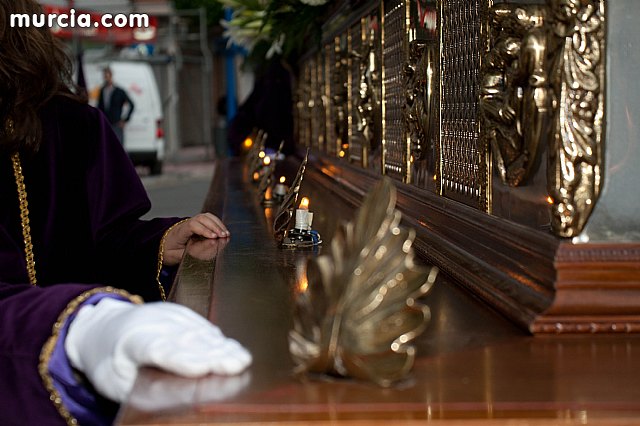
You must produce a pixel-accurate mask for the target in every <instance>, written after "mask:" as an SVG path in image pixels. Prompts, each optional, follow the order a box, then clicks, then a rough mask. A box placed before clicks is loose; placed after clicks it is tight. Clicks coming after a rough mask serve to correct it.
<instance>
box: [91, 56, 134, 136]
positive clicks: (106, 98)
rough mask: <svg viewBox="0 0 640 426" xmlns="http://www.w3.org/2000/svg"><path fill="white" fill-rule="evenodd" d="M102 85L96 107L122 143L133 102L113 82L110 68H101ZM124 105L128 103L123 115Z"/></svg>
mask: <svg viewBox="0 0 640 426" xmlns="http://www.w3.org/2000/svg"><path fill="white" fill-rule="evenodd" d="M103 76H104V85H103V86H102V88H101V89H100V97H99V98H98V109H99V110H100V111H102V112H104V114H105V115H106V116H107V119H108V120H109V123H111V126H112V127H113V131H114V132H115V133H116V135H117V136H118V139H119V140H120V143H121V144H124V126H125V125H126V123H127V122H128V121H129V119H130V118H131V114H133V108H134V105H133V102H132V101H131V99H130V98H129V96H128V95H127V92H125V91H124V90H123V89H121V88H120V87H118V86H116V85H114V84H113V72H112V71H111V68H108V67H107V68H105V69H104V70H103ZM125 105H128V107H129V108H128V111H127V114H126V116H125V117H123V115H122V114H123V110H124V107H125Z"/></svg>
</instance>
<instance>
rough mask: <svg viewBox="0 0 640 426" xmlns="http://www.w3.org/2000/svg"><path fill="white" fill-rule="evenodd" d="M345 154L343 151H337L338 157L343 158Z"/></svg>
mask: <svg viewBox="0 0 640 426" xmlns="http://www.w3.org/2000/svg"><path fill="white" fill-rule="evenodd" d="M344 156H345V153H344V151H342V150H340V152H339V153H338V157H340V158H343V157H344Z"/></svg>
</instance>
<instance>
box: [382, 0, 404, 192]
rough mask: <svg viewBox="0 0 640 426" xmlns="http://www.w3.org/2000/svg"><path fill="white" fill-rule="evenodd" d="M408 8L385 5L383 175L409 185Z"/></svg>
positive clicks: (396, 2)
mask: <svg viewBox="0 0 640 426" xmlns="http://www.w3.org/2000/svg"><path fill="white" fill-rule="evenodd" d="M408 15H409V13H408V5H407V3H406V2H405V1H404V0H392V1H388V2H384V15H383V33H382V34H383V35H382V38H383V52H382V69H383V71H382V73H383V74H382V85H383V89H382V90H383V92H382V93H383V101H382V108H383V109H382V117H383V118H382V123H383V124H382V143H383V154H382V157H383V173H384V174H387V175H389V176H392V177H394V178H396V179H399V180H402V181H403V182H410V180H411V176H410V171H411V169H410V168H409V160H410V157H411V155H410V152H409V144H408V142H407V138H406V133H405V130H404V126H405V124H404V118H403V112H402V109H403V105H404V103H405V93H404V84H403V77H402V68H403V66H404V64H405V62H406V61H407V57H408V33H407V20H408Z"/></svg>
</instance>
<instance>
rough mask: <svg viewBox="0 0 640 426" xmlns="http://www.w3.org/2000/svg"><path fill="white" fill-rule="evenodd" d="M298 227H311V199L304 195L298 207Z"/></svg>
mask: <svg viewBox="0 0 640 426" xmlns="http://www.w3.org/2000/svg"><path fill="white" fill-rule="evenodd" d="M295 227H296V229H299V230H301V231H308V230H309V229H311V228H310V227H309V199H308V198H307V197H303V198H302V200H301V201H300V207H298V208H297V209H296V226H295Z"/></svg>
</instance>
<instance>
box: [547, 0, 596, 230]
mask: <svg viewBox="0 0 640 426" xmlns="http://www.w3.org/2000/svg"><path fill="white" fill-rule="evenodd" d="M549 3H550V11H551V14H552V16H553V18H554V19H553V27H552V28H553V33H554V35H555V36H556V37H557V38H558V39H559V40H560V41H561V44H560V46H559V49H558V54H557V55H558V60H557V65H556V68H555V69H554V74H553V87H554V90H555V92H556V96H557V98H558V108H557V111H556V117H555V128H554V134H553V139H552V141H551V147H550V149H549V164H548V167H547V171H548V187H549V195H550V196H551V199H552V200H553V202H552V207H551V209H552V221H551V224H552V226H553V229H554V231H555V232H556V233H557V234H558V235H560V236H564V237H572V236H575V235H578V234H579V233H580V231H581V230H582V228H583V227H584V224H585V223H586V221H587V219H588V218H589V215H590V214H591V211H592V210H593V207H594V205H595V203H596V200H597V199H598V196H599V194H600V188H601V186H602V170H601V167H602V158H603V151H604V149H603V140H602V137H603V115H604V95H603V91H602V89H603V86H604V63H603V62H604V61H603V58H604V34H605V29H604V19H605V18H604V17H605V10H604V0H550V1H549Z"/></svg>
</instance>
